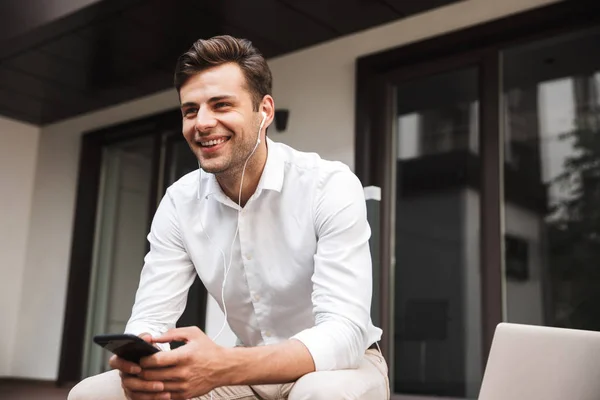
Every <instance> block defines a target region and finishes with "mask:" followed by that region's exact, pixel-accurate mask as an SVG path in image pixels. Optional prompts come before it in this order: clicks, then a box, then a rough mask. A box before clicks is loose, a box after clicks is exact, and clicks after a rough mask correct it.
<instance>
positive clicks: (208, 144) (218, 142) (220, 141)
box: [200, 138, 227, 147]
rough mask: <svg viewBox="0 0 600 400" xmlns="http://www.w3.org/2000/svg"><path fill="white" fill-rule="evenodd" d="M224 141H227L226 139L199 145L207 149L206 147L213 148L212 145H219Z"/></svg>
mask: <svg viewBox="0 0 600 400" xmlns="http://www.w3.org/2000/svg"><path fill="white" fill-rule="evenodd" d="M225 141H227V138H221V139H215V140H209V141H208V142H200V144H201V145H202V146H205V147H208V146H214V145H217V144H221V143H223V142H225Z"/></svg>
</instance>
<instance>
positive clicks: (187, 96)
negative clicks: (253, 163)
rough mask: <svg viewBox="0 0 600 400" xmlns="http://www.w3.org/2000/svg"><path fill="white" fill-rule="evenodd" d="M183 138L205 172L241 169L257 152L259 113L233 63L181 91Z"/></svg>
mask: <svg viewBox="0 0 600 400" xmlns="http://www.w3.org/2000/svg"><path fill="white" fill-rule="evenodd" d="M179 97H180V101H181V113H182V116H183V136H184V137H185V139H186V141H187V142H188V144H189V146H190V148H191V149H192V151H193V152H194V154H195V155H196V157H197V158H198V161H199V162H200V166H201V167H202V169H203V170H205V171H206V172H210V173H213V174H219V173H223V172H228V171H229V172H233V171H237V170H238V169H241V168H242V167H243V165H244V163H245V161H246V159H247V158H248V156H249V155H250V153H251V152H252V150H253V149H254V146H255V144H256V135H257V134H258V128H259V125H260V113H259V112H255V111H253V108H252V97H251V95H250V92H249V91H248V89H247V86H246V80H245V78H244V74H243V73H242V70H241V69H240V67H239V66H237V65H236V64H233V63H228V64H223V65H220V66H218V67H213V68H210V69H207V70H205V71H202V72H200V73H198V74H196V75H194V76H192V77H190V78H189V79H188V80H187V81H186V82H185V84H184V85H183V86H182V87H181V89H180V91H179Z"/></svg>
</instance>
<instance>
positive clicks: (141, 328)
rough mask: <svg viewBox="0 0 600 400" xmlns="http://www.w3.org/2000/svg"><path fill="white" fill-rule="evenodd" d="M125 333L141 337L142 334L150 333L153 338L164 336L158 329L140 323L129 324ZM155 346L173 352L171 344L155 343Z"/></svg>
mask: <svg viewBox="0 0 600 400" xmlns="http://www.w3.org/2000/svg"><path fill="white" fill-rule="evenodd" d="M125 333H129V334H131V335H135V336H139V335H141V334H142V333H149V334H150V336H152V337H153V338H156V337H159V336H162V334H163V333H162V332H159V331H158V330H156V329H152V328H150V327H149V326H148V325H147V324H144V323H139V322H137V323H136V322H134V323H132V324H128V325H127V326H126V327H125ZM154 345H155V346H156V347H158V348H159V349H161V350H163V351H169V350H171V345H170V344H169V343H154Z"/></svg>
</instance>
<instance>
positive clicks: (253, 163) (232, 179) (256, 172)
mask: <svg viewBox="0 0 600 400" xmlns="http://www.w3.org/2000/svg"><path fill="white" fill-rule="evenodd" d="M266 162H267V149H266V146H265V147H262V146H261V147H259V148H258V149H256V153H255V154H254V155H253V156H252V158H251V159H250V160H249V161H248V165H246V171H245V172H244V186H243V188H242V198H241V203H240V206H241V207H244V206H245V205H246V203H247V202H248V200H249V199H250V197H252V195H253V194H254V192H255V191H256V188H257V187H258V183H259V182H260V177H261V176H262V173H263V170H264V169H265V165H266ZM243 168H244V166H243V165H241V166H240V167H239V168H236V169H235V170H232V171H230V172H229V171H228V172H226V173H221V174H218V175H217V176H216V178H217V182H218V183H219V186H221V189H222V190H223V193H225V195H226V196H227V197H229V198H230V199H231V200H233V201H234V202H235V203H236V204H237V203H238V202H239V201H240V183H241V180H242V171H243Z"/></svg>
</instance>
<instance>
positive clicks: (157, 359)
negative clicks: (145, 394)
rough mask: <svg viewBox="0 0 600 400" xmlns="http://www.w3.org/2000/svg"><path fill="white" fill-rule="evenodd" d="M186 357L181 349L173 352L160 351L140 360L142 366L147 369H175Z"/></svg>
mask: <svg viewBox="0 0 600 400" xmlns="http://www.w3.org/2000/svg"><path fill="white" fill-rule="evenodd" d="M184 355H185V353H184V352H182V351H181V350H180V349H175V350H171V351H160V352H158V353H156V354H153V355H151V356H147V357H142V358H141V359H140V366H141V367H142V368H144V369H146V368H165V367H173V366H176V365H179V364H181V362H182V357H183V356H184Z"/></svg>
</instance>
